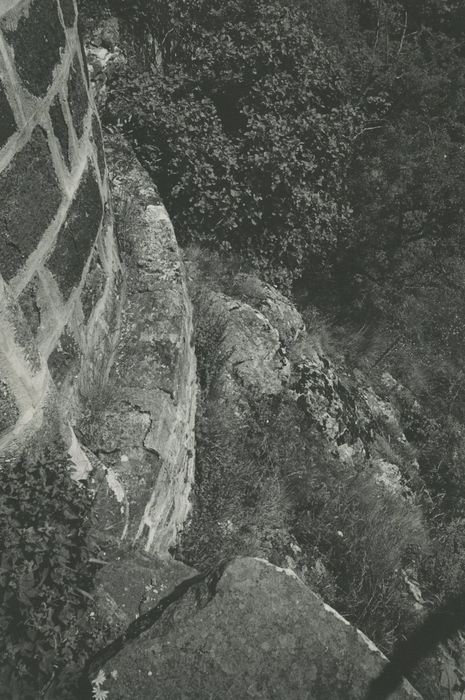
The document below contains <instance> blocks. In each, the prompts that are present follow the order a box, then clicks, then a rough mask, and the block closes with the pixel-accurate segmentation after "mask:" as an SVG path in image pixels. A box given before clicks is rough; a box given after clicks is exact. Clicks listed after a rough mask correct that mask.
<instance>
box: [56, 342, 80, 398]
mask: <svg viewBox="0 0 465 700" xmlns="http://www.w3.org/2000/svg"><path fill="white" fill-rule="evenodd" d="M79 359H80V350H79V347H78V345H77V343H76V341H75V339H74V337H73V336H72V334H71V333H70V331H69V330H68V329H67V328H65V330H64V331H63V333H62V334H61V336H60V340H59V341H58V345H57V346H56V348H55V350H54V351H53V352H52V354H51V355H50V357H49V358H48V368H49V371H50V374H51V376H52V379H53V381H54V382H55V384H56V386H57V387H60V386H61V385H62V384H63V380H64V379H65V377H66V376H67V375H68V374H69V372H71V370H72V369H73V367H76V365H77V364H78V362H79Z"/></svg>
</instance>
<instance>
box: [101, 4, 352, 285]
mask: <svg viewBox="0 0 465 700" xmlns="http://www.w3.org/2000/svg"><path fill="white" fill-rule="evenodd" d="M120 5H121V3H120ZM123 5H124V3H123ZM123 9H124V8H123ZM126 10H127V7H126ZM131 16H132V19H133V21H134V22H137V18H138V17H144V18H146V19H145V20H144V21H147V22H152V25H151V26H153V29H154V32H156V33H157V38H158V41H159V44H160V46H161V49H162V52H163V54H164V59H165V69H164V74H163V75H160V74H159V75H158V76H157V75H154V74H149V73H147V74H145V75H138V74H131V73H129V74H128V73H123V74H120V75H119V77H117V78H115V80H114V81H113V82H112V84H110V99H109V102H108V105H107V113H106V119H107V120H113V121H116V120H120V121H123V122H125V123H126V125H127V131H128V132H130V133H131V135H132V137H133V139H134V143H135V145H136V149H137V153H138V155H139V157H140V158H141V160H142V162H143V163H144V165H145V166H146V167H147V168H148V170H149V171H150V172H151V174H152V175H153V177H154V178H155V180H156V182H157V184H158V186H159V189H160V192H161V194H162V197H163V199H164V201H165V204H166V205H167V207H168V209H169V211H170V213H171V215H172V217H173V220H174V224H175V227H176V231H177V234H178V236H179V238H180V240H181V242H182V243H189V242H192V241H197V242H202V243H205V244H208V245H212V246H218V245H223V246H226V247H230V248H232V249H233V250H235V251H240V252H242V253H245V254H246V255H248V256H250V258H251V259H252V260H253V261H254V263H255V264H256V265H257V266H259V267H260V268H261V269H262V270H264V271H266V272H267V273H268V274H269V275H271V276H273V277H274V278H275V279H278V280H280V281H282V282H286V281H287V282H288V281H289V280H292V279H293V278H295V277H297V276H299V275H300V274H301V273H302V271H303V270H304V269H307V270H308V269H312V270H313V271H320V272H321V270H322V269H323V268H324V269H328V268H329V261H330V259H331V256H332V255H333V253H334V251H335V249H336V246H337V242H338V239H339V238H340V237H341V236H342V235H343V232H344V228H345V227H346V226H347V225H348V220H349V216H350V212H349V205H348V202H347V199H346V197H345V193H344V186H343V181H344V173H345V172H346V170H347V167H348V162H349V157H350V153H351V147H352V146H351V144H352V138H353V136H354V133H355V129H356V127H357V125H358V123H359V121H360V114H359V112H358V111H357V109H356V108H354V107H352V106H351V105H350V102H349V100H348V97H347V95H346V93H345V87H344V78H343V73H342V72H341V70H339V69H338V67H337V66H336V63H335V61H334V58H333V56H332V54H331V52H330V51H329V50H328V49H327V48H326V47H325V46H324V44H323V42H321V41H320V40H318V39H317V37H316V36H315V35H314V33H313V32H312V31H311V29H310V26H309V23H308V22H306V21H305V17H304V16H303V15H302V14H301V13H300V12H299V11H298V10H297V9H289V8H286V7H285V6H283V5H282V4H281V3H280V2H277V1H276V0H275V1H274V2H271V3H269V2H267V3H265V2H263V1H262V0H252V2H251V1H250V0H228V1H227V2H217V1H215V0H209V1H208V2H207V1H206V0H188V1H187V2H183V3H175V2H172V1H170V0H158V2H155V3H153V4H151V5H148V4H147V3H145V4H143V10H142V9H140V8H139V9H136V10H135V11H134V13H133V14H132V15H131ZM150 17H152V19H150ZM160 17H161V18H164V19H162V20H161V21H160V22H159V21H158V20H159V18H160Z"/></svg>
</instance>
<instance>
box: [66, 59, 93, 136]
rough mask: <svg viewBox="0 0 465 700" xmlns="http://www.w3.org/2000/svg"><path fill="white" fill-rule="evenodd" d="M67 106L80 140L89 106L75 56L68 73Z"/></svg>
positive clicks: (79, 66)
mask: <svg viewBox="0 0 465 700" xmlns="http://www.w3.org/2000/svg"><path fill="white" fill-rule="evenodd" d="M68 104H69V108H70V110H71V115H72V117H73V124H74V128H75V130H76V134H77V135H78V137H79V138H81V136H82V134H83V131H84V117H85V116H86V114H87V109H88V106H89V96H88V94H87V90H86V85H85V82H84V76H83V73H82V69H81V64H80V62H79V58H78V56H77V54H76V56H75V57H74V61H73V65H72V66H71V70H70V72H69V79H68Z"/></svg>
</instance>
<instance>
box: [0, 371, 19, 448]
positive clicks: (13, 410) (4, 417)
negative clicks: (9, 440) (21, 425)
mask: <svg viewBox="0 0 465 700" xmlns="http://www.w3.org/2000/svg"><path fill="white" fill-rule="evenodd" d="M18 417H19V411H18V407H17V406H16V402H15V400H14V397H13V395H12V393H11V391H10V389H9V388H8V386H7V385H6V384H5V382H2V381H1V380H0V435H1V434H2V433H4V432H5V431H7V430H9V429H10V428H12V427H13V426H14V424H15V423H16V421H17V420H18Z"/></svg>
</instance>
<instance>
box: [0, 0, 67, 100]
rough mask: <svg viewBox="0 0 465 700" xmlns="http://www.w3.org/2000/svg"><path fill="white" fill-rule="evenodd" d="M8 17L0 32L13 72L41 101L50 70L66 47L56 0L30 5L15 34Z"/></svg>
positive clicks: (51, 71)
mask: <svg viewBox="0 0 465 700" xmlns="http://www.w3.org/2000/svg"><path fill="white" fill-rule="evenodd" d="M12 12H14V10H12ZM10 15H11V13H7V14H6V15H5V16H4V17H3V18H2V19H1V20H0V28H1V29H3V31H4V33H5V38H6V40H7V42H8V43H9V45H10V46H11V48H12V49H13V51H14V56H15V64H16V70H17V71H18V74H19V76H20V78H21V80H22V82H23V85H24V86H25V87H26V88H27V89H28V90H29V92H31V93H32V94H33V95H36V96H37V97H43V96H44V95H45V94H46V93H47V90H48V87H49V85H50V84H51V82H52V76H53V70H54V68H55V66H56V65H57V64H58V63H60V61H61V52H62V50H63V48H64V45H65V33H64V30H63V26H62V24H61V22H60V19H59V16H58V9H57V4H56V0H35V2H32V4H31V5H30V6H29V9H28V10H26V11H25V12H24V14H23V16H22V17H21V18H20V19H19V22H18V24H17V27H16V29H15V30H11V29H10V28H9V27H10V23H9V21H8V20H9V16H10Z"/></svg>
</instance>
